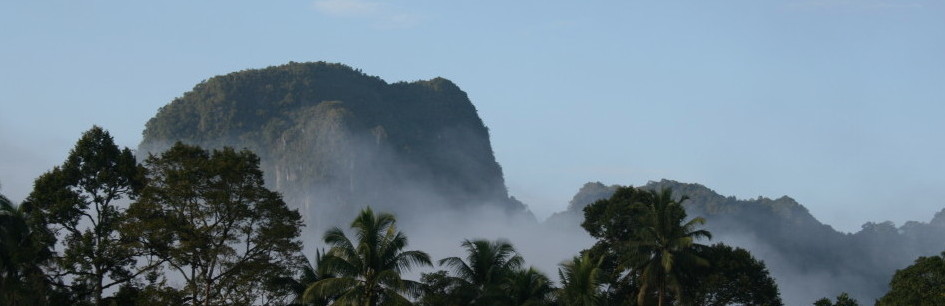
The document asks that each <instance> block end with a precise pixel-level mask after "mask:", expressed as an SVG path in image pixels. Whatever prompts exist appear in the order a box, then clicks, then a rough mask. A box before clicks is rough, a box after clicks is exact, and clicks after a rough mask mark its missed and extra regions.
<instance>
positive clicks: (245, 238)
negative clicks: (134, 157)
mask: <svg viewBox="0 0 945 306" xmlns="http://www.w3.org/2000/svg"><path fill="white" fill-rule="evenodd" d="M146 166H147V169H148V185H147V186H146V187H145V188H144V189H143V190H142V193H141V196H140V199H138V201H136V202H135V203H132V205H131V207H130V208H129V209H128V215H129V224H133V227H134V229H135V230H136V231H138V232H140V233H141V239H140V240H139V241H138V242H139V243H140V246H141V247H142V248H146V249H147V250H148V251H149V252H150V255H151V256H154V257H156V258H159V259H161V260H162V261H163V262H164V263H166V265H167V267H168V268H169V269H170V270H171V271H173V272H176V273H177V274H179V275H180V276H181V277H183V279H184V281H185V286H184V288H183V289H182V290H183V291H184V292H186V295H187V296H188V298H189V299H190V303H191V304H194V305H197V304H206V305H210V304H222V303H225V304H229V305H248V304H252V303H259V302H266V301H270V300H273V299H276V300H278V299H280V298H282V297H279V296H273V295H272V292H269V291H268V290H266V289H267V288H266V286H265V284H266V283H267V282H269V280H271V279H275V278H279V277H285V276H288V275H291V274H292V272H293V271H291V267H295V266H297V265H298V264H299V261H300V260H301V259H300V258H299V257H298V253H299V251H300V250H301V243H300V242H299V240H298V236H299V232H300V228H301V227H302V225H303V224H302V222H301V217H300V216H299V214H298V212H296V211H295V210H290V209H288V208H287V207H286V205H285V203H284V202H283V201H282V198H281V196H279V194H278V193H275V192H273V191H270V190H269V189H266V188H265V187H263V178H262V172H261V171H260V170H259V158H258V157H257V156H256V155H255V154H253V153H252V152H249V151H246V150H244V151H240V152H237V151H234V150H233V149H231V148H224V149H222V150H214V151H213V152H208V151H205V150H203V149H201V148H200V147H195V146H187V145H183V144H180V143H178V144H176V145H175V146H174V147H172V148H171V149H170V150H168V151H166V152H164V153H163V154H161V155H160V156H151V157H149V158H148V159H147V161H146Z"/></svg>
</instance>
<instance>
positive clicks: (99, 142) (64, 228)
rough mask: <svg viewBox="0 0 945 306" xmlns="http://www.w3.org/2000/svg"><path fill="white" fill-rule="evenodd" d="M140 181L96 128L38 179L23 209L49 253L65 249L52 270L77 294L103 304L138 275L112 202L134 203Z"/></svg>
mask: <svg viewBox="0 0 945 306" xmlns="http://www.w3.org/2000/svg"><path fill="white" fill-rule="evenodd" d="M142 182H143V181H142V169H141V167H140V166H138V164H137V162H136V161H135V158H134V156H133V155H132V154H131V150H129V149H128V148H125V149H119V148H118V146H116V145H115V143H114V140H113V139H112V137H111V135H109V133H108V132H107V131H105V130H103V129H102V128H100V127H97V126H94V127H92V129H90V130H88V131H87V132H85V133H84V134H83V135H82V137H81V138H80V139H79V141H78V142H77V143H76V145H75V147H74V148H73V149H72V151H70V152H69V156H68V158H67V159H66V161H65V163H63V165H62V166H60V167H56V168H53V170H51V171H49V172H46V173H45V174H43V175H42V176H40V177H39V178H38V179H36V182H35V184H34V190H33V192H32V193H30V195H29V197H28V198H27V199H26V202H25V204H24V205H25V206H26V207H27V210H28V211H29V213H30V220H31V223H32V224H33V226H34V227H35V228H34V230H35V231H36V232H37V233H42V234H43V235H42V236H40V237H39V238H38V239H40V241H41V242H42V243H45V245H46V247H49V248H52V247H53V246H55V245H56V243H57V242H60V243H61V244H62V245H64V249H63V252H62V253H61V254H60V255H59V256H57V257H56V258H55V266H54V267H53V268H54V269H55V270H57V271H60V270H61V271H62V272H61V274H63V275H68V276H70V279H71V280H72V284H71V286H70V287H71V289H72V291H73V292H74V293H75V294H76V295H78V296H80V297H82V296H91V298H92V299H93V301H94V302H95V303H96V304H98V305H103V303H102V292H103V290H105V289H107V288H109V287H112V286H115V285H120V284H123V283H125V282H127V281H129V280H131V279H132V278H133V277H134V276H136V275H138V274H139V273H140V272H141V271H140V270H137V271H136V269H134V266H135V259H134V257H135V256H136V255H137V253H136V250H135V249H134V248H132V247H130V245H129V243H128V240H129V238H128V236H130V235H131V234H130V233H129V232H125V231H122V230H121V227H122V225H123V222H124V210H123V209H122V208H121V207H119V206H118V205H117V204H116V203H117V202H118V201H121V200H125V199H134V198H135V197H136V195H137V192H138V190H139V189H140V188H141V185H142ZM58 273H60V272H57V274H58Z"/></svg>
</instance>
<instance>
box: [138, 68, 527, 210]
mask: <svg viewBox="0 0 945 306" xmlns="http://www.w3.org/2000/svg"><path fill="white" fill-rule="evenodd" d="M176 141H182V142H185V143H190V144H197V145H201V146H204V147H209V148H218V147H222V146H232V147H236V148H248V149H250V150H252V151H254V152H256V153H257V154H258V155H259V156H260V158H261V164H262V168H263V171H265V173H266V181H267V183H268V184H269V185H270V187H272V188H274V189H275V190H278V191H280V192H282V193H283V195H284V196H285V199H286V202H287V203H288V204H289V205H290V206H295V207H298V208H299V209H300V211H301V212H302V213H303V215H304V216H305V217H306V219H307V221H308V223H309V225H310V226H312V225H313V224H315V226H318V227H322V226H324V225H320V224H318V223H326V222H327V223H332V222H333V221H334V220H326V219H328V218H335V217H340V216H344V215H346V214H348V213H350V212H353V211H355V210H357V209H359V208H360V207H363V206H367V205H370V206H373V207H377V208H381V209H385V210H390V211H393V212H395V213H402V214H404V215H407V213H410V214H413V213H415V212H422V211H428V210H430V209H433V208H452V209H477V208H481V207H494V208H498V209H502V210H508V211H511V212H516V211H525V208H524V205H522V204H521V203H520V202H518V201H516V200H514V199H513V198H510V197H509V196H508V193H507V190H506V187H505V183H504V180H503V177H502V169H501V168H500V166H499V164H498V163H497V162H496V161H495V157H494V155H493V152H492V147H491V144H490V142H489V132H488V129H487V128H486V127H485V125H484V124H483V122H482V120H481V119H480V118H479V116H478V114H477V112H476V109H475V107H474V106H473V104H472V103H471V102H470V101H469V98H468V97H467V96H466V93H464V92H463V91H462V90H460V89H459V87H457V86H456V85H455V84H453V83H452V82H450V81H449V80H446V79H442V78H435V79H432V80H428V81H417V82H411V83H405V82H401V83H393V84H388V83H387V82H385V81H383V80H381V79H380V78H377V77H373V76H368V75H366V74H364V73H362V72H360V71H358V70H355V69H352V68H350V67H348V66H345V65H341V64H330V63H324V62H317V63H289V64H286V65H282V66H275V67H269V68H265V69H255V70H245V71H240V72H235V73H230V74H227V75H223V76H217V77H213V78H210V79H208V80H206V81H204V82H202V83H200V84H198V85H197V86H195V87H194V89H193V90H191V91H189V92H187V93H185V94H184V95H183V96H182V97H180V98H177V99H175V100H174V101H172V102H171V103H170V104H168V105H166V106H164V107H162V108H161V109H160V110H159V111H158V113H157V115H155V116H154V118H152V119H151V120H149V121H148V123H147V126H146V129H145V131H144V139H143V141H142V143H141V145H140V146H139V154H145V153H155V152H160V151H162V150H164V149H166V148H168V147H169V146H170V145H172V144H173V143H174V142H176ZM342 220H346V219H342ZM332 225H333V224H332Z"/></svg>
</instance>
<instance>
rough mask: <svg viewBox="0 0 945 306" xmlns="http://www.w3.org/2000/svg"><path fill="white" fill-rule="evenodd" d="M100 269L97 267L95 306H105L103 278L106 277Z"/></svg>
mask: <svg viewBox="0 0 945 306" xmlns="http://www.w3.org/2000/svg"><path fill="white" fill-rule="evenodd" d="M103 274H104V273H102V272H101V269H100V268H99V267H95V293H94V295H95V305H98V306H103V305H104V304H103V303H102V278H104V277H105V276H104V275H103Z"/></svg>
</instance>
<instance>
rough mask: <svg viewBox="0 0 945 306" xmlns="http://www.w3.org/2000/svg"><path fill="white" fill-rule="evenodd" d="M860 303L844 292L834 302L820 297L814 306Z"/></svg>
mask: <svg viewBox="0 0 945 306" xmlns="http://www.w3.org/2000/svg"><path fill="white" fill-rule="evenodd" d="M858 305H860V304H859V303H858V302H857V301H856V299H854V298H851V297H850V295H848V294H847V293H846V292H844V293H841V294H840V295H838V296H837V301H836V302H830V299H828V298H822V299H819V300H817V301H816V302H814V306H858ZM894 305H920V304H894ZM928 305H938V304H928Z"/></svg>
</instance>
